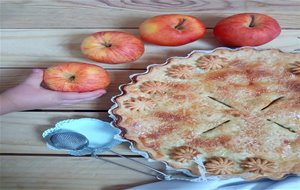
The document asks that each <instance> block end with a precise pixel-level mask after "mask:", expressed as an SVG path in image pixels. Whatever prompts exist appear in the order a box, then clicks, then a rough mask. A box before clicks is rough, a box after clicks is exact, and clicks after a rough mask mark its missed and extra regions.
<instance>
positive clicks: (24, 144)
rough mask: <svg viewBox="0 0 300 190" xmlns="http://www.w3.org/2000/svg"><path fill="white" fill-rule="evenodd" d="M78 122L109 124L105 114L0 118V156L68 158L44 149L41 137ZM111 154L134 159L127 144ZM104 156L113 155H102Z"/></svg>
mask: <svg viewBox="0 0 300 190" xmlns="http://www.w3.org/2000/svg"><path fill="white" fill-rule="evenodd" d="M78 118H98V119H101V120H103V121H107V122H110V121H111V119H110V118H109V116H108V113H107V112H99V113H98V112H94V113H93V112H92V113H91V112H16V113H10V114H6V115H3V116H0V153H6V154H10V153H12V154H67V152H64V151H56V150H50V149H48V148H47V146H46V144H45V141H44V139H43V138H42V133H43V132H44V131H45V130H47V129H49V128H52V127H54V126H55V124H56V123H57V122H59V121H62V120H66V119H78ZM113 150H114V151H116V152H118V153H121V154H126V155H136V154H135V153H133V152H131V151H130V150H129V148H128V144H127V143H122V144H120V145H118V146H116V147H115V148H114V149H113ZM103 155H114V154H113V153H110V152H104V153H103Z"/></svg>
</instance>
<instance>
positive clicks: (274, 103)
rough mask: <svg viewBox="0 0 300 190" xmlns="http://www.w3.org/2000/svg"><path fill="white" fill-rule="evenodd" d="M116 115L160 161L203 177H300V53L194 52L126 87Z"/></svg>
mask: <svg viewBox="0 0 300 190" xmlns="http://www.w3.org/2000/svg"><path fill="white" fill-rule="evenodd" d="M114 102H115V103H116V107H115V108H113V109H112V110H111V113H112V114H113V115H114V116H115V117H116V119H115V121H114V122H113V124H114V125H115V126H116V127H118V128H120V129H122V135H123V137H124V138H125V139H127V140H129V141H131V142H133V143H134V145H135V147H137V148H138V149H139V150H142V151H146V152H147V153H148V154H149V156H150V157H151V158H152V159H154V160H159V161H163V162H166V163H167V164H168V165H170V166H172V167H173V168H175V169H188V170H189V171H190V172H191V173H192V174H194V175H196V176H200V171H199V169H198V165H197V164H196V163H195V162H194V161H193V159H194V158H196V157H197V156H199V155H200V156H201V157H202V158H203V161H204V166H205V168H206V174H205V175H206V176H219V177H225V178H226V177H227V178H228V177H243V178H245V179H257V178H262V177H267V178H272V179H280V178H282V177H283V176H285V175H287V174H297V175H300V54H299V53H286V52H281V51H280V50H277V49H267V50H256V49H252V48H242V49H238V50H231V49H216V50H215V51H213V52H211V53H203V52H196V51H195V52H192V53H191V54H190V55H189V56H188V57H185V58H170V59H168V61H167V63H165V64H162V65H153V66H151V67H149V68H148V71H147V72H146V73H143V74H139V75H136V76H135V77H133V78H132V81H131V83H129V84H126V85H124V86H122V94H121V95H120V96H117V97H115V99H114Z"/></svg>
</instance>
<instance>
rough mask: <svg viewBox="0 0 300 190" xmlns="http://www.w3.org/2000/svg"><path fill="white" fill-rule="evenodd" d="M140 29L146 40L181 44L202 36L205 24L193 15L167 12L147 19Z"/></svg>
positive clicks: (175, 44) (171, 44) (164, 43)
mask: <svg viewBox="0 0 300 190" xmlns="http://www.w3.org/2000/svg"><path fill="white" fill-rule="evenodd" d="M139 31H140V35H141V37H142V39H143V40H144V41H146V42H149V43H152V44H157V45H162V46H179V45H184V44H187V43H190V42H193V41H195V40H198V39H199V38H201V37H202V36H203V35H204V33H205V25H204V24H203V22H201V21H200V20H199V19H198V18H196V17H193V16H189V15H182V14H167V15H159V16H155V17H152V18H149V19H147V20H146V21H144V22H143V23H142V24H141V25H140V27H139Z"/></svg>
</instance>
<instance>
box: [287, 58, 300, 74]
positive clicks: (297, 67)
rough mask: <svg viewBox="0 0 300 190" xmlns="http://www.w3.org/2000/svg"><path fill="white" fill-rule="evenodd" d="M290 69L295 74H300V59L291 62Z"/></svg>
mask: <svg viewBox="0 0 300 190" xmlns="http://www.w3.org/2000/svg"><path fill="white" fill-rule="evenodd" d="M289 70H290V72H291V73H293V74H295V75H300V61H296V62H294V63H290V64H289Z"/></svg>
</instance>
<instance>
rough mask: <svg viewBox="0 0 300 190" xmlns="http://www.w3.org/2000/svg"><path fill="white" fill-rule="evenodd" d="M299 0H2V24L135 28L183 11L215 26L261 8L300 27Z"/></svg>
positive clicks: (287, 25)
mask: <svg viewBox="0 0 300 190" xmlns="http://www.w3.org/2000/svg"><path fill="white" fill-rule="evenodd" d="M299 8H300V4H299V1H298V0H287V1H281V0H273V1H272V2H266V1H264V0H255V1H254V0H251V1H250V0H248V1H236V0H226V1H225V0H211V1H205V0H198V1H191V0H190V1H174V0H167V1H163V2H162V1H155V0H145V1H144V0H137V1H115V0H99V1H92V0H88V1H79V0H68V1H58V0H53V1H40V0H31V1H26V0H18V1H12V0H2V1H1V24H2V28H88V27H94V28H98V27H104V28H132V27H135V28H136V27H137V26H139V24H140V23H141V22H143V21H144V20H145V19H146V18H149V17H152V16H154V15H158V14H167V13H174V12H175V13H184V14H190V15H194V16H196V17H199V18H201V19H202V20H203V21H204V23H205V24H206V25H207V27H209V28H212V27H213V26H214V25H215V24H216V22H217V21H219V20H220V19H221V18H224V17H226V16H229V15H232V14H236V13H241V12H261V13H265V14H268V15H270V16H272V17H274V18H275V19H277V20H278V21H279V23H280V24H281V25H282V27H284V28H299V22H298V21H299Z"/></svg>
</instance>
